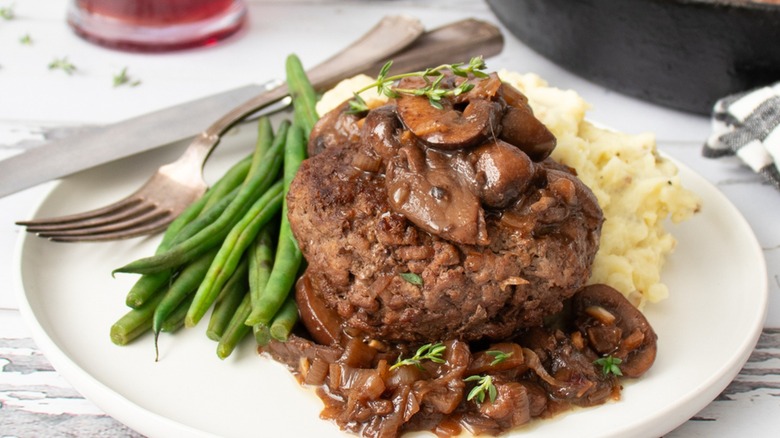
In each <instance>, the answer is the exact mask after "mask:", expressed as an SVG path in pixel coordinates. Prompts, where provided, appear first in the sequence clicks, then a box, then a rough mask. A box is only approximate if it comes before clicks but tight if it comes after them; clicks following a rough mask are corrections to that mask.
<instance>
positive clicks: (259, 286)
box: [247, 220, 279, 325]
mask: <svg viewBox="0 0 780 438" xmlns="http://www.w3.org/2000/svg"><path fill="white" fill-rule="evenodd" d="M272 225H273V226H272ZM278 226H279V221H278V220H277V221H274V223H273V224H268V225H266V226H265V227H263V229H262V230H260V234H259V235H258V236H257V238H256V239H255V242H254V245H253V246H252V247H250V248H249V296H250V303H251V304H252V313H250V314H249V315H247V318H252V316H251V315H252V314H253V313H254V312H255V310H257V311H258V312H260V310H259V309H258V306H259V304H260V297H261V296H262V294H263V289H265V285H266V284H267V283H268V277H270V276H271V269H272V268H273V265H274V237H273V235H274V234H275V233H276V229H277V228H278ZM249 325H251V324H249Z"/></svg>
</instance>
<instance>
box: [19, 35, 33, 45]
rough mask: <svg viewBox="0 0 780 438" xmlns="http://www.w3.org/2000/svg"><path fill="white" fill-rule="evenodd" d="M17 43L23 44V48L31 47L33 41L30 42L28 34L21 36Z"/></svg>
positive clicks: (30, 38)
mask: <svg viewBox="0 0 780 438" xmlns="http://www.w3.org/2000/svg"><path fill="white" fill-rule="evenodd" d="M19 42H20V43H22V44H24V45H25V46H31V45H32V43H33V40H32V37H31V36H30V34H29V33H26V34H24V35H22V37H21V38H19Z"/></svg>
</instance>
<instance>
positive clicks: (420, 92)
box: [349, 56, 487, 113]
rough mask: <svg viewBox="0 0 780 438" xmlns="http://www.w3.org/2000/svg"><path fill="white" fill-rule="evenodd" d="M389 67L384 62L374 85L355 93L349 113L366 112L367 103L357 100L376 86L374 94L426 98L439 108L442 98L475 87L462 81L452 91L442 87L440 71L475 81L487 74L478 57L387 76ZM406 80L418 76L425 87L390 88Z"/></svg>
mask: <svg viewBox="0 0 780 438" xmlns="http://www.w3.org/2000/svg"><path fill="white" fill-rule="evenodd" d="M392 65H393V61H392V60H391V61H388V62H386V63H385V65H384V66H382V69H381V70H379V75H378V76H377V78H376V81H375V82H373V83H371V84H370V85H367V86H365V87H363V88H361V89H360V90H358V91H356V92H355V93H354V97H353V99H352V100H351V101H350V102H349V107H350V110H349V112H350V113H361V112H365V111H368V109H369V108H368V105H367V104H366V101H365V100H363V98H362V97H360V93H362V92H364V91H366V90H370V89H371V88H374V87H376V90H377V93H379V94H384V95H385V96H387V97H390V98H397V97H399V96H401V95H404V94H405V95H411V96H425V97H427V98H428V102H430V104H431V105H432V106H433V107H435V108H438V109H442V108H443V106H442V104H441V99H442V98H444V97H446V96H458V95H460V94H463V93H466V92H468V91H470V90H471V89H472V88H474V84H472V83H469V82H465V81H464V82H463V83H461V84H460V85H459V86H457V87H455V88H451V89H443V88H441V82H442V80H443V79H444V76H443V75H442V72H443V71H444V70H449V71H451V72H452V74H454V75H455V76H460V77H464V78H465V77H468V76H469V75H474V76H475V77H478V78H485V77H487V73H485V72H484V70H485V69H486V68H487V66H486V65H485V61H484V60H483V59H482V57H481V56H478V57H475V58H471V59H470V60H469V62H468V64H465V63H462V62H461V63H456V64H442V65H440V66H438V67H433V68H428V69H425V70H422V71H416V72H411V73H403V74H397V75H392V76H388V73H389V72H390V67H391V66H392ZM409 77H421V78H423V79H425V86H424V87H421V88H393V84H394V83H395V82H396V81H399V80H401V79H403V78H409Z"/></svg>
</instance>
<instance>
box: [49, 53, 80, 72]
mask: <svg viewBox="0 0 780 438" xmlns="http://www.w3.org/2000/svg"><path fill="white" fill-rule="evenodd" d="M49 70H62V71H64V72H65V73H67V74H69V75H72V74H73V72H75V71H76V66H75V65H73V64H72V63H71V62H70V61H68V57H67V56H65V57H62V58H55V59H54V61H52V62H50V63H49Z"/></svg>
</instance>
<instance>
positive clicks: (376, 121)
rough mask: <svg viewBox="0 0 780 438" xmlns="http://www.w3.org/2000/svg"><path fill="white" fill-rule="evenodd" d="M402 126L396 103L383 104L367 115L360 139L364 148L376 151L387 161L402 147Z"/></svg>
mask: <svg viewBox="0 0 780 438" xmlns="http://www.w3.org/2000/svg"><path fill="white" fill-rule="evenodd" d="M401 128H402V125H401V121H400V120H398V115H397V114H396V108H395V105H385V106H381V107H379V108H376V109H374V110H372V111H370V112H369V113H368V115H367V116H366V119H365V121H364V122H363V127H362V128H361V130H360V140H361V142H362V144H363V147H364V148H366V149H370V150H372V151H374V152H375V153H376V154H377V155H378V156H379V157H381V158H382V159H384V160H385V161H387V160H389V159H390V158H392V157H393V156H394V155H396V154H397V153H398V149H399V148H400V147H401V139H400V138H399V137H400V135H401Z"/></svg>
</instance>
